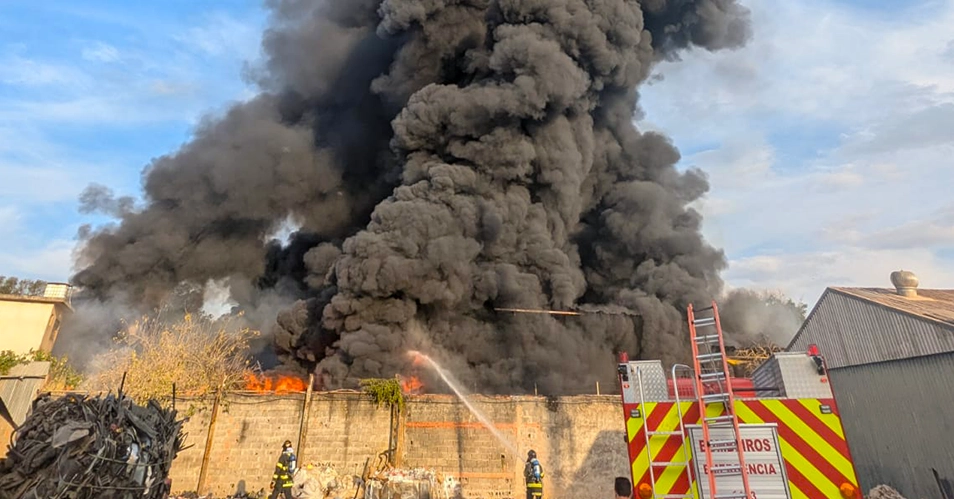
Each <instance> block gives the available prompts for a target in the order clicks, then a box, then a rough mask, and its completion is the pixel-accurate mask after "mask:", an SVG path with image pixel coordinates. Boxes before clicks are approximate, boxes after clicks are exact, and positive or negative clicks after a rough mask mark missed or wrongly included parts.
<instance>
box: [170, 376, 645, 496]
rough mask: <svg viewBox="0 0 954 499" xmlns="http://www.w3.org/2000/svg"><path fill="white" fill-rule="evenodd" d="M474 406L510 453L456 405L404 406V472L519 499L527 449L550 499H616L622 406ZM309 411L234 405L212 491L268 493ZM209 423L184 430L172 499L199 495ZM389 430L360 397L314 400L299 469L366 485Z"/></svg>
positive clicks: (296, 403) (212, 458) (569, 400)
mask: <svg viewBox="0 0 954 499" xmlns="http://www.w3.org/2000/svg"><path fill="white" fill-rule="evenodd" d="M474 402H475V405H477V407H478V408H479V409H480V410H481V411H483V412H484V413H485V414H486V415H487V416H488V417H489V419H490V420H492V421H493V423H494V426H495V427H496V428H497V430H498V431H499V432H500V433H501V434H502V435H504V437H505V438H506V439H507V440H508V441H510V442H512V443H513V446H514V452H511V451H510V450H508V448H507V445H505V444H503V443H501V442H500V441H499V440H498V439H497V438H495V437H494V436H493V434H492V433H491V432H490V431H489V430H487V429H486V427H484V426H483V425H482V424H480V422H479V421H478V420H477V419H476V418H475V417H474V416H473V415H472V414H471V413H470V412H469V411H468V410H467V408H466V407H465V406H464V405H462V404H460V403H459V402H458V401H457V400H456V399H454V398H451V397H447V396H437V395H428V396H420V397H415V398H413V399H411V400H410V401H409V402H408V406H407V409H406V412H405V415H404V418H402V421H401V424H400V425H399V428H400V430H399V433H400V441H401V442H402V445H401V452H400V454H401V455H400V458H401V460H402V465H403V466H402V467H404V468H428V469H432V470H435V471H437V472H439V473H441V474H443V475H444V476H451V477H454V478H455V479H458V480H459V481H460V482H461V487H462V490H463V494H464V497H468V498H511V497H513V498H517V497H523V496H524V494H525V492H524V488H523V478H522V470H523V460H524V459H525V458H526V452H527V450H528V449H530V448H532V449H534V450H536V451H537V454H538V455H539V457H540V460H541V462H542V464H543V466H544V468H545V471H546V475H547V478H546V480H545V484H546V485H545V486H546V495H547V496H548V497H552V498H554V499H560V498H567V499H569V498H584V499H585V498H591V497H592V498H594V499H595V498H600V497H604V498H605V497H611V495H612V487H613V478H614V477H615V476H619V475H624V476H626V475H627V473H628V469H629V467H628V464H627V456H626V446H625V433H624V426H623V419H622V412H621V411H622V409H621V408H620V404H619V399H618V396H578V397H565V398H559V399H550V400H548V399H546V398H543V397H480V396H477V397H474ZM303 405H304V397H303V396H301V395H297V396H295V395H290V396H287V397H271V396H240V395H230V396H229V397H228V400H227V403H226V404H224V405H223V407H222V410H221V411H220V413H219V415H218V417H217V418H216V419H217V422H216V426H215V430H214V436H213V443H212V450H211V452H210V455H209V467H208V482H207V483H208V485H209V487H210V490H211V491H212V492H214V493H215V494H216V495H218V496H223V495H225V494H227V493H232V492H235V491H236V490H241V488H244V489H245V490H248V491H255V490H258V489H260V488H262V487H266V486H267V485H268V482H269V481H270V478H271V472H272V469H273V467H274V464H275V459H276V458H277V457H278V453H279V451H280V450H281V443H282V441H284V440H285V439H289V440H291V441H292V442H297V440H298V428H299V421H300V418H301V411H302V406H303ZM209 417H210V411H202V412H199V413H198V414H196V415H195V416H194V417H193V418H192V419H191V420H190V421H189V422H188V423H187V426H186V431H187V432H188V434H189V436H188V444H191V445H194V447H192V448H191V449H188V450H186V451H184V452H182V453H181V454H180V456H179V458H178V459H177V460H176V462H175V463H174V465H173V469H172V479H173V490H174V491H186V490H194V489H195V487H196V483H197V480H198V476H199V469H200V466H201V461H202V454H203V450H204V446H205V440H206V436H207V435H208V433H207V428H208V423H209ZM390 422H391V421H390V411H389V410H388V409H387V408H384V407H382V408H377V407H375V406H374V405H373V404H371V403H370V402H369V401H367V399H366V398H364V397H363V396H362V395H360V394H349V393H337V394H335V393H330V394H329V393H322V394H315V395H313V399H312V401H311V404H310V406H309V408H308V423H307V425H306V431H305V434H304V440H305V441H304V443H303V444H302V446H301V448H300V449H298V453H299V460H300V461H299V462H300V463H301V464H305V463H309V462H312V463H329V464H331V465H333V466H334V467H335V468H336V470H337V471H338V473H341V474H345V475H360V474H361V472H362V471H363V469H364V466H365V462H366V460H367V459H369V458H372V459H373V458H374V457H376V456H377V455H378V454H379V453H381V452H383V451H385V450H386V449H387V448H388V442H389V438H390V432H389V428H390ZM514 453H516V454H517V455H514ZM240 481H244V483H240ZM351 493H352V494H353V491H352V492H351ZM345 495H346V494H345ZM342 497H344V495H343V496H342Z"/></svg>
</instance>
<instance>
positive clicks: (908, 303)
mask: <svg viewBox="0 0 954 499" xmlns="http://www.w3.org/2000/svg"><path fill="white" fill-rule="evenodd" d="M828 289H830V290H832V291H835V292H838V293H844V294H847V295H851V296H855V297H857V298H861V299H862V300H868V301H870V302H874V303H877V304H878V305H882V306H885V307H888V308H892V309H894V310H897V311H899V312H904V313H906V314H911V315H915V316H918V317H920V318H922V319H927V320H931V321H937V322H940V323H942V324H945V325H948V326H954V289H919V290H918V291H917V292H918V294H917V296H911V297H906V296H901V295H899V294H898V293H897V291H895V290H894V289H883V288H828Z"/></svg>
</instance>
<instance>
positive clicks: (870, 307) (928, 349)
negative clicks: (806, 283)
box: [788, 271, 954, 499]
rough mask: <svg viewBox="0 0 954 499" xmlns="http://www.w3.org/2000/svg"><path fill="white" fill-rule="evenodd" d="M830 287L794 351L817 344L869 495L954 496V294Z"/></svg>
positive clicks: (898, 283) (909, 276)
mask: <svg viewBox="0 0 954 499" xmlns="http://www.w3.org/2000/svg"><path fill="white" fill-rule="evenodd" d="M891 282H892V284H894V288H890V289H882V288H840V287H839V288H836V287H832V288H828V289H826V290H825V292H824V294H822V296H821V298H820V299H819V300H818V303H817V304H816V305H815V308H814V309H813V310H812V311H811V313H810V314H809V315H808V318H807V319H806V320H805V322H804V324H802V327H801V328H800V329H799V331H798V333H797V334H796V335H795V337H794V338H793V339H792V342H791V344H790V345H789V347H788V350H789V351H806V349H807V348H808V346H809V345H812V344H814V345H817V346H818V347H819V349H820V350H821V353H822V355H823V356H824V358H825V361H826V363H827V365H828V369H829V378H830V381H831V386H832V389H833V391H834V394H835V401H836V403H837V405H838V409H839V411H840V412H841V416H842V421H843V423H844V427H845V434H846V437H847V440H848V444H849V446H850V448H851V454H852V457H853V458H854V462H855V467H856V469H857V471H858V478H859V480H860V482H861V486H862V487H863V489H864V490H870V488H872V487H874V486H876V485H879V484H887V485H890V486H892V487H894V488H895V489H897V490H898V491H899V492H901V493H902V494H903V495H904V496H906V497H917V498H925V499H927V498H937V499H945V497H954V495H950V496H945V495H944V492H942V491H947V493H949V494H954V492H951V491H950V489H951V488H952V484H954V440H952V439H951V435H954V290H936V289H932V290H928V289H922V290H919V289H918V279H917V277H916V276H915V275H914V274H913V273H911V272H905V271H899V272H893V273H892V274H891Z"/></svg>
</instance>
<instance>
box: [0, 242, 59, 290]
mask: <svg viewBox="0 0 954 499" xmlns="http://www.w3.org/2000/svg"><path fill="white" fill-rule="evenodd" d="M75 245H76V243H75V242H74V241H71V240H66V239H56V240H52V241H49V242H47V243H46V244H45V245H43V246H39V247H36V248H30V247H19V248H16V249H15V250H14V251H11V250H10V249H6V250H4V251H0V274H4V275H13V276H17V277H22V278H27V279H44V280H48V281H66V280H68V279H69V277H70V275H71V274H72V271H73V265H72V261H73V257H72V255H73V247H74V246H75Z"/></svg>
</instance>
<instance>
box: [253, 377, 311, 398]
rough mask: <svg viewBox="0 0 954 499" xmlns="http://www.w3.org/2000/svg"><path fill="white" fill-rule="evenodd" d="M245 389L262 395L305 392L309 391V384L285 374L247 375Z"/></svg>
mask: <svg viewBox="0 0 954 499" xmlns="http://www.w3.org/2000/svg"><path fill="white" fill-rule="evenodd" d="M245 389H246V390H248V391H252V392H260V393H267V392H274V393H290V392H303V391H306V390H307V389H308V382H307V381H305V380H303V379H301V378H296V377H294V376H286V375H284V374H277V375H272V376H266V375H262V376H256V375H255V374H253V373H246V375H245Z"/></svg>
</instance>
